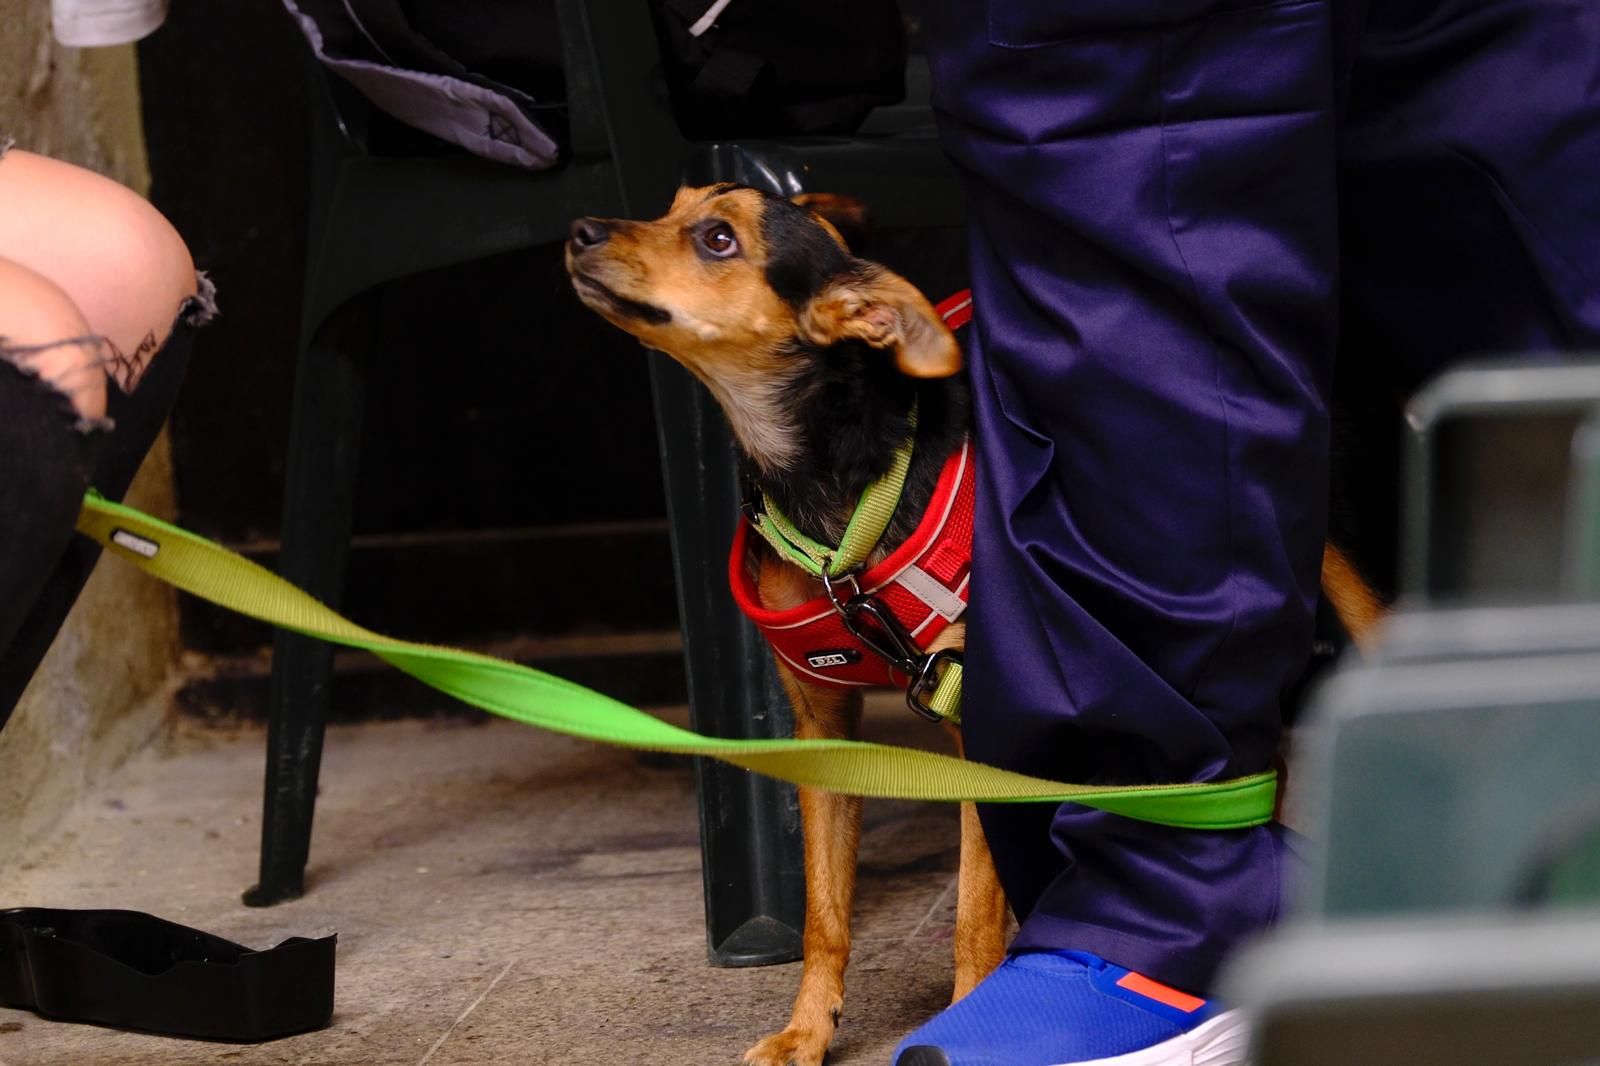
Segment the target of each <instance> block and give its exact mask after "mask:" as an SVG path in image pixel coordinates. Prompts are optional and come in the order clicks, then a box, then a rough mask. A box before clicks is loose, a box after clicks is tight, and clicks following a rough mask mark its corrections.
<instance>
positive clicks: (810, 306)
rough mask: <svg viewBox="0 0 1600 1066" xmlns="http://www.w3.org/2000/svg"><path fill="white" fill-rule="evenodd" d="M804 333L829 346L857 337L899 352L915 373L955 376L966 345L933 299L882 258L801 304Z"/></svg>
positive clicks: (905, 369)
mask: <svg viewBox="0 0 1600 1066" xmlns="http://www.w3.org/2000/svg"><path fill="white" fill-rule="evenodd" d="M800 334H801V336H803V337H804V338H805V339H806V340H808V341H810V342H812V343H813V344H820V345H822V346H824V347H827V346H829V345H833V344H837V343H838V342H840V341H842V340H847V339H850V338H854V339H856V340H860V341H864V342H866V343H867V344H870V345H872V347H874V348H885V349H888V350H890V351H892V352H893V353H894V361H895V365H896V366H898V367H899V368H900V371H901V372H902V373H904V374H906V375H908V376H910V377H914V378H943V377H949V376H950V375H951V374H954V373H955V372H956V371H958V370H960V369H961V346H960V345H958V344H957V343H956V338H955V334H953V333H951V332H950V329H949V327H948V326H946V325H945V324H944V320H943V319H941V318H940V317H939V313H938V312H937V311H935V310H934V309H933V305H932V304H930V303H929V302H928V298H927V297H926V296H923V295H922V293H920V292H918V291H917V287H916V286H915V285H912V284H911V283H910V282H909V281H907V280H906V279H905V278H902V277H901V276H900V275H898V274H896V273H894V272H893V271H891V270H885V269H884V268H883V267H881V266H878V265H877V264H876V263H865V262H861V261H860V260H857V261H856V268H855V269H854V270H852V271H850V272H849V273H847V274H844V275H842V276H841V277H838V278H835V279H834V280H833V281H830V282H829V283H828V284H827V285H825V286H824V287H823V289H822V291H821V292H819V293H817V295H816V296H814V297H812V299H811V301H810V302H809V303H807V304H806V305H805V306H804V307H802V308H801V309H800Z"/></svg>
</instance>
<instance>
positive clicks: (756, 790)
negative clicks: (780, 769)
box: [650, 355, 805, 966]
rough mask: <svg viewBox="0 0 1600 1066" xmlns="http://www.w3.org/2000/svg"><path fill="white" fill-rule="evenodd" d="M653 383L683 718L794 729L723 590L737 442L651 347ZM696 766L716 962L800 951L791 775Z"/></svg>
mask: <svg viewBox="0 0 1600 1066" xmlns="http://www.w3.org/2000/svg"><path fill="white" fill-rule="evenodd" d="M650 384H651V391H652V393H653V395H654V398H655V409H656V426H657V433H658V435H659V437H660V440H661V468H662V479H663V481H664V482H665V484H666V490H667V511H668V514H669V517H670V519H671V526H672V558H673V566H674V569H675V570H676V576H677V580H678V610H679V615H680V620H681V622H682V625H683V635H684V656H685V658H686V660H687V664H688V674H689V713H690V718H691V721H692V723H693V725H694V728H696V729H697V730H700V731H701V732H704V733H709V734H711V735H713V736H723V737H783V736H790V735H792V734H793V732H794V720H793V716H792V714H791V712H790V709H789V701H788V698H787V697H786V696H785V695H784V693H783V688H782V686H781V685H780V683H779V682H778V679H777V673H776V671H775V670H774V668H773V666H772V658H771V655H770V653H769V652H768V651H767V647H766V642H765V641H764V640H763V639H762V638H761V635H760V634H759V633H758V632H756V630H755V628H754V627H753V626H751V625H750V623H749V622H748V621H747V620H746V619H745V618H744V616H743V615H741V614H740V613H739V610H738V608H737V607H735V606H734V603H733V600H732V597H730V596H729V595H728V582H727V558H728V550H729V547H730V544H731V538H732V533H733V528H732V526H733V521H734V516H735V515H736V514H738V510H739V483H738V476H737V474H736V463H735V453H734V449H733V443H732V441H731V440H730V439H729V437H728V432H727V430H726V428H724V426H723V423H722V416H721V413H720V412H719V411H718V410H717V409H716V404H715V403H714V402H713V401H712V400H711V398H710V396H708V395H707V394H706V392H705V391H704V390H703V389H702V388H701V387H700V386H699V385H698V384H697V383H696V382H695V381H694V379H693V378H691V377H690V376H689V375H688V374H687V373H685V372H684V371H683V370H682V369H681V368H680V367H678V366H677V365H676V364H674V363H672V362H671V361H670V360H668V359H667V358H666V357H665V356H661V355H655V356H652V358H651V363H650ZM695 771H696V778H697V781H696V783H697V785H698V786H699V795H700V846H701V860H702V863H701V868H702V871H703V874H704V877H705V896H706V940H707V945H708V949H709V954H710V957H711V963H712V965H714V966H764V965H767V964H770V963H779V962H790V961H792V960H794V959H797V958H799V957H800V935H801V929H802V928H803V926H804V922H805V859H804V856H803V854H802V850H801V842H800V808H799V800H798V798H797V796H796V794H795V790H794V787H793V786H792V785H786V784H782V783H781V782H777V781H773V780H771V779H769V778H765V777H761V776H759V775H757V774H752V773H749V772H747V771H745V770H740V769H738V768H736V767H733V766H729V765H727V764H726V763H721V762H717V761H716V760H713V759H698V760H696V764H695Z"/></svg>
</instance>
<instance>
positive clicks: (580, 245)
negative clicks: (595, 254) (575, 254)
mask: <svg viewBox="0 0 1600 1066" xmlns="http://www.w3.org/2000/svg"><path fill="white" fill-rule="evenodd" d="M610 237H611V227H609V226H607V225H606V224H605V223H604V222H602V221H600V220H599V219H598V218H580V219H578V221H576V222H574V223H573V224H572V245H573V247H574V248H576V249H577V250H578V251H580V252H587V251H588V250H589V249H590V248H598V247H600V245H602V244H604V243H606V241H607V240H608V239H609V238H610Z"/></svg>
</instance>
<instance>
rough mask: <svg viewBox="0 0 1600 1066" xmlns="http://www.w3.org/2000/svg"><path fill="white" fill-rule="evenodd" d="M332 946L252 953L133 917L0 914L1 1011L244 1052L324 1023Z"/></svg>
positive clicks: (318, 943) (299, 944)
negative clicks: (245, 1046) (233, 1045)
mask: <svg viewBox="0 0 1600 1066" xmlns="http://www.w3.org/2000/svg"><path fill="white" fill-rule="evenodd" d="M337 939H338V938H337V936H326V937H321V938H318V939H307V938H305V937H290V938H289V939H288V940H285V941H284V942H283V943H281V944H279V945H278V946H277V947H275V948H268V949H266V950H264V951H252V950H251V949H249V948H246V947H243V946H241V945H239V944H235V943H233V942H232V941H229V940H224V939H222V938H221V937H218V936H213V935H211V934H210V933H203V932H201V931H200V930H198V929H190V928H188V927H187V926H182V925H177V924H175V923H173V922H168V921H164V920H162V919H160V918H156V917H153V916H152V915H149V914H143V913H140V912H138V911H120V910H56V909H53V908H46V907H27V908H17V909H14V910H0V1006H4V1007H13V1008H17V1009H20V1010H31V1011H35V1012H37V1013H38V1014H40V1015H42V1016H44V1017H46V1018H52V1019H56V1020H59V1021H74V1022H92V1023H95V1024H98V1025H109V1026H114V1027H116V1028H118V1029H138V1030H142V1031H145V1032H152V1033H164V1034H167V1035H169V1036H186V1037H200V1038H203V1039H208V1040H237V1041H246V1042H250V1043H255V1042H259V1041H262V1040H271V1039H273V1038H275V1037H280V1036H288V1035H290V1034H292V1033H300V1032H305V1031H306V1030H308V1029H318V1028H321V1027H322V1026H324V1025H327V1024H328V1020H329V1019H330V1018H332V1017H333V973H334V947H335V943H336V941H337Z"/></svg>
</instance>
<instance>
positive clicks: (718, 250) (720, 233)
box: [700, 222, 739, 259]
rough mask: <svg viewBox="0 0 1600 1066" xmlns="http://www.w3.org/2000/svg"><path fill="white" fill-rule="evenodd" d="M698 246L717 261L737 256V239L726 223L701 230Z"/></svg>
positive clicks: (713, 224)
mask: <svg viewBox="0 0 1600 1066" xmlns="http://www.w3.org/2000/svg"><path fill="white" fill-rule="evenodd" d="M700 246H701V247H702V248H704V249H705V250H706V251H708V252H710V253H711V254H712V255H714V256H716V257H717V258H718V259H726V258H728V257H729V256H731V255H737V254H739V238H737V237H735V236H734V235H733V227H732V226H730V225H728V224H727V223H726V222H715V223H712V224H711V225H709V226H707V227H706V228H705V229H703V230H701V231H700Z"/></svg>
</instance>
